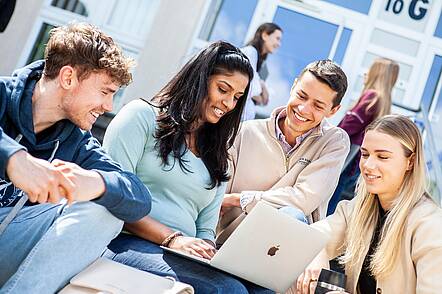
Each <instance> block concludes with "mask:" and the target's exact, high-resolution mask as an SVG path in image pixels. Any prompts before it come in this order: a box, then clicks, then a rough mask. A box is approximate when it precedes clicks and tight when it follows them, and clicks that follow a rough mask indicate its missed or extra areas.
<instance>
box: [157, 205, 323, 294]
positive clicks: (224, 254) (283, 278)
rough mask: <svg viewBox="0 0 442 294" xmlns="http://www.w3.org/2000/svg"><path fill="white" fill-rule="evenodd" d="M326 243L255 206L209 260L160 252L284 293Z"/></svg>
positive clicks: (306, 227)
mask: <svg viewBox="0 0 442 294" xmlns="http://www.w3.org/2000/svg"><path fill="white" fill-rule="evenodd" d="M326 242H327V238H326V236H325V235H324V234H323V233H321V232H319V231H318V230H316V229H314V228H312V227H310V226H309V225H307V224H304V223H302V222H300V221H298V220H296V219H294V218H293V217H291V216H289V215H287V214H285V213H282V212H279V211H278V210H277V209H275V208H273V207H271V206H269V205H268V204H265V203H263V202H258V204H257V205H256V206H255V207H254V208H253V209H252V211H251V212H250V213H249V214H248V215H247V217H246V218H245V219H244V220H243V221H242V222H241V224H240V225H239V226H238V228H237V229H236V230H235V231H234V232H233V233H232V235H231V236H230V237H229V238H228V239H227V240H226V242H224V244H223V246H222V247H221V248H220V249H219V250H218V251H217V252H216V254H215V255H214V256H213V257H212V259H211V260H207V259H204V258H199V257H196V256H192V255H190V254H186V253H184V252H180V251H177V250H173V249H170V248H165V247H163V249H164V250H166V251H169V252H172V253H174V254H178V255H181V256H184V257H186V258H190V259H192V260H195V261H198V262H202V263H205V264H208V265H210V266H211V267H214V268H217V269H220V270H222V271H225V272H227V273H230V274H232V275H235V276H238V277H240V278H243V279H245V280H248V281H251V282H253V283H255V284H257V285H260V286H263V287H265V288H268V289H271V290H274V291H276V292H280V293H284V292H285V291H286V290H287V289H288V288H290V287H291V285H292V284H293V283H294V282H295V281H296V279H297V278H298V276H299V275H300V274H301V273H302V272H303V271H304V269H305V267H306V266H307V265H308V264H309V263H310V262H311V261H312V260H313V258H314V257H315V256H316V255H317V254H318V253H319V251H321V249H322V248H324V246H325V243H326Z"/></svg>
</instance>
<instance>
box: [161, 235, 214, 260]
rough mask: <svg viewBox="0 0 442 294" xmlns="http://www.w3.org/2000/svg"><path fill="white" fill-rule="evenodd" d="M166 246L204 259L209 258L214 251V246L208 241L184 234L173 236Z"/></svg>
mask: <svg viewBox="0 0 442 294" xmlns="http://www.w3.org/2000/svg"><path fill="white" fill-rule="evenodd" d="M167 247H169V248H171V249H175V250H179V251H182V252H184V253H188V254H191V255H194V256H197V257H201V258H205V259H211V258H212V257H213V256H214V255H215V253H216V249H215V247H213V245H212V244H210V243H209V242H207V241H204V240H202V239H199V238H193V237H186V236H179V237H176V238H174V239H173V240H172V241H171V242H170V243H169V244H168V246H167Z"/></svg>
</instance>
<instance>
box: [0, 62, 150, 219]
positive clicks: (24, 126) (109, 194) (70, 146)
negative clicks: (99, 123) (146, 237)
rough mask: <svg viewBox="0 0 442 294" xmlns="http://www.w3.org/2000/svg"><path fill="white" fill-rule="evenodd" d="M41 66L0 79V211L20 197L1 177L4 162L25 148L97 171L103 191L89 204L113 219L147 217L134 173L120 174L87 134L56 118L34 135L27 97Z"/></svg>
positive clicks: (141, 189)
mask: <svg viewBox="0 0 442 294" xmlns="http://www.w3.org/2000/svg"><path fill="white" fill-rule="evenodd" d="M43 67H44V62H43V61H36V62H34V63H32V64H30V65H28V66H26V67H24V68H21V69H18V70H16V71H15V72H14V74H13V76H12V77H0V207H6V206H13V205H14V204H15V203H16V202H17V201H18V198H19V197H20V196H19V192H20V190H18V189H17V188H16V187H14V185H13V184H12V183H10V182H9V181H8V179H7V176H6V164H7V162H8V159H9V157H11V155H13V154H14V153H15V152H17V151H19V150H27V152H28V153H29V154H31V155H32V156H34V157H37V158H40V159H44V160H49V161H51V160H52V159H55V158H57V159H61V160H64V161H70V162H74V163H76V164H78V165H79V166H81V167H82V168H84V169H87V170H95V171H97V172H98V173H99V174H100V175H101V176H102V178H103V180H104V183H105V186H106V191H105V192H104V194H103V195H102V196H101V197H99V198H98V199H95V200H94V202H96V203H98V204H100V205H103V206H104V207H106V208H107V209H108V210H109V211H110V212H111V213H112V214H113V215H115V216H116V217H117V218H119V219H121V220H124V221H126V222H134V221H136V220H139V219H140V218H142V217H143V216H145V215H147V214H148V213H149V211H150V207H151V196H150V193H149V191H148V190H147V188H146V187H145V186H144V184H143V183H142V182H141V181H140V180H139V179H138V178H137V177H136V176H135V175H134V174H132V173H129V172H125V171H122V169H121V167H120V166H119V165H118V164H117V163H116V162H114V161H113V160H112V159H111V158H110V157H109V155H107V154H106V153H105V152H104V150H103V149H102V148H101V146H100V143H99V142H98V141H97V139H95V138H94V137H92V135H91V133H90V132H86V131H83V130H81V129H80V128H78V127H77V126H76V125H74V124H73V123H72V122H70V121H69V120H61V121H59V122H57V123H56V124H54V125H53V126H51V127H50V128H48V129H46V130H44V131H42V132H40V133H39V134H35V133H34V123H33V119H32V93H33V91H34V87H35V84H36V83H37V81H38V79H39V78H40V77H41V73H42V70H43Z"/></svg>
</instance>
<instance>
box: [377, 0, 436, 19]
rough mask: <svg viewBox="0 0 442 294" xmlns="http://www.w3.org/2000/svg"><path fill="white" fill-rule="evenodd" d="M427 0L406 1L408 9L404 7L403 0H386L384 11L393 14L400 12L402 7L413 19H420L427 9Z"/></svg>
mask: <svg viewBox="0 0 442 294" xmlns="http://www.w3.org/2000/svg"><path fill="white" fill-rule="evenodd" d="M429 2H430V1H429V0H411V1H410V2H409V3H408V9H407V8H406V7H405V5H406V4H405V1H404V0H387V5H386V6H385V11H391V12H393V13H394V14H400V13H401V12H402V11H403V10H404V8H405V9H406V11H407V12H408V16H409V17H410V18H412V19H414V20H421V19H423V18H424V17H425V15H426V14H427V11H428V4H429Z"/></svg>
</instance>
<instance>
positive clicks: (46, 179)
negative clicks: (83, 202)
mask: <svg viewBox="0 0 442 294" xmlns="http://www.w3.org/2000/svg"><path fill="white" fill-rule="evenodd" d="M6 173H7V175H8V177H9V179H10V180H11V182H12V183H13V184H14V185H15V186H16V187H17V188H19V189H21V190H22V191H23V192H25V193H26V194H27V195H28V197H29V201H31V202H39V203H46V202H50V203H58V202H59V201H60V198H61V197H64V198H66V199H67V200H68V202H69V203H70V202H72V201H74V200H75V196H74V190H75V186H74V182H73V181H72V179H71V178H70V177H69V176H67V175H66V174H64V173H63V172H62V171H61V170H60V169H58V168H57V167H56V166H54V165H52V164H51V163H49V162H47V161H46V160H42V159H39V158H35V157H33V156H32V155H30V154H29V153H27V152H26V151H23V150H22V151H18V152H16V153H14V154H13V155H12V156H11V157H10V158H9V160H8V164H7V166H6Z"/></svg>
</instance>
